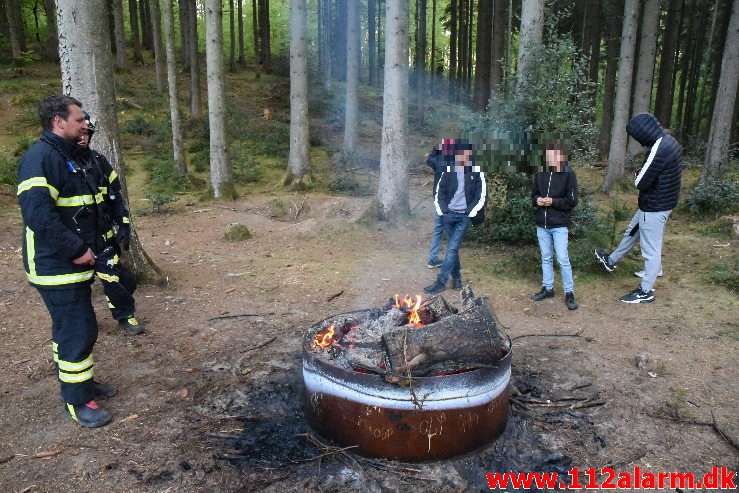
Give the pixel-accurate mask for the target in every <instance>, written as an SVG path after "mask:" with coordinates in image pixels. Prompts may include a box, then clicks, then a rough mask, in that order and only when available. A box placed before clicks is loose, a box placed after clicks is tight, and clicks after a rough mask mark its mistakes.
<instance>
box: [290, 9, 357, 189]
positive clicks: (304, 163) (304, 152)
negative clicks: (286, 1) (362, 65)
mask: <svg viewBox="0 0 739 493" xmlns="http://www.w3.org/2000/svg"><path fill="white" fill-rule="evenodd" d="M352 3H354V2H352ZM358 8H359V7H358V6H357V5H356V4H354V11H355V13H356V17H357V24H359V14H358V12H356V11H357V9H358ZM306 18H307V13H306V11H305V0H290V155H289V157H288V162H287V173H286V174H285V177H284V178H283V184H284V185H289V184H296V185H298V186H303V185H304V184H305V182H306V181H307V180H306V177H307V175H308V173H309V172H310V138H309V132H308V41H307V39H306V37H307V30H306ZM348 29H350V28H348ZM358 36H359V32H357V37H358ZM357 41H358V40H357ZM357 70H359V68H358V67H357Z"/></svg>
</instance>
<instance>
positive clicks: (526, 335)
mask: <svg viewBox="0 0 739 493" xmlns="http://www.w3.org/2000/svg"><path fill="white" fill-rule="evenodd" d="M580 334H582V330H578V331H577V332H575V333H574V334H522V335H520V336H516V337H512V338H511V341H515V340H516V339H523V338H524V337H580V338H582V339H585V340H586V341H588V342H593V338H592V337H584V336H582V335H580Z"/></svg>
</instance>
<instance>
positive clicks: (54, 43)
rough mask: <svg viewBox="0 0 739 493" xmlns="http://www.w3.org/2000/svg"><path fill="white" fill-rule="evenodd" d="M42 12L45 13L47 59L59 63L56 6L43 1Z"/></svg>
mask: <svg viewBox="0 0 739 493" xmlns="http://www.w3.org/2000/svg"><path fill="white" fill-rule="evenodd" d="M44 12H46V30H47V35H46V38H47V39H46V48H47V50H48V55H49V59H50V60H53V61H55V62H58V61H59V34H58V32H57V29H56V4H55V2H54V0H44Z"/></svg>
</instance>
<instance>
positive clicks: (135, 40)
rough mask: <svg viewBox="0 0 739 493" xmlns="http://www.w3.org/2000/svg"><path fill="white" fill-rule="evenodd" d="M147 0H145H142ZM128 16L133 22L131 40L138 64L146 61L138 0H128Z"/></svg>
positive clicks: (134, 56)
mask: <svg viewBox="0 0 739 493" xmlns="http://www.w3.org/2000/svg"><path fill="white" fill-rule="evenodd" d="M142 1H145V0H142ZM128 18H129V19H130V21H131V22H130V23H131V42H132V44H133V60H134V62H136V63H138V64H142V63H144V55H143V53H142V51H141V34H140V32H139V6H138V3H137V0H128Z"/></svg>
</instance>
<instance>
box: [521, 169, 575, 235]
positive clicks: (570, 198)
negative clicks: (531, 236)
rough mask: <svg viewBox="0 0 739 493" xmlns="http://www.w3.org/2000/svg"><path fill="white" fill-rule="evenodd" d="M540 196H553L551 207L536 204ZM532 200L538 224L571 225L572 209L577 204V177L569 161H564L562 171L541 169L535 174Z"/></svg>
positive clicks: (555, 226) (549, 225)
mask: <svg viewBox="0 0 739 493" xmlns="http://www.w3.org/2000/svg"><path fill="white" fill-rule="evenodd" d="M539 197H551V198H552V205H551V207H540V206H537V205H536V199H538V198H539ZM531 201H532V203H533V204H534V207H536V212H535V213H534V218H535V220H536V225H537V226H541V227H542V228H558V227H562V226H565V227H567V226H569V225H570V217H571V216H572V209H574V208H575V206H576V205H577V177H576V176H575V170H573V169H572V167H570V165H569V164H568V163H566V162H565V163H562V171H558V172H552V171H540V172H538V173H536V174H535V175H534V182H533V186H532V187H531Z"/></svg>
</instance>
